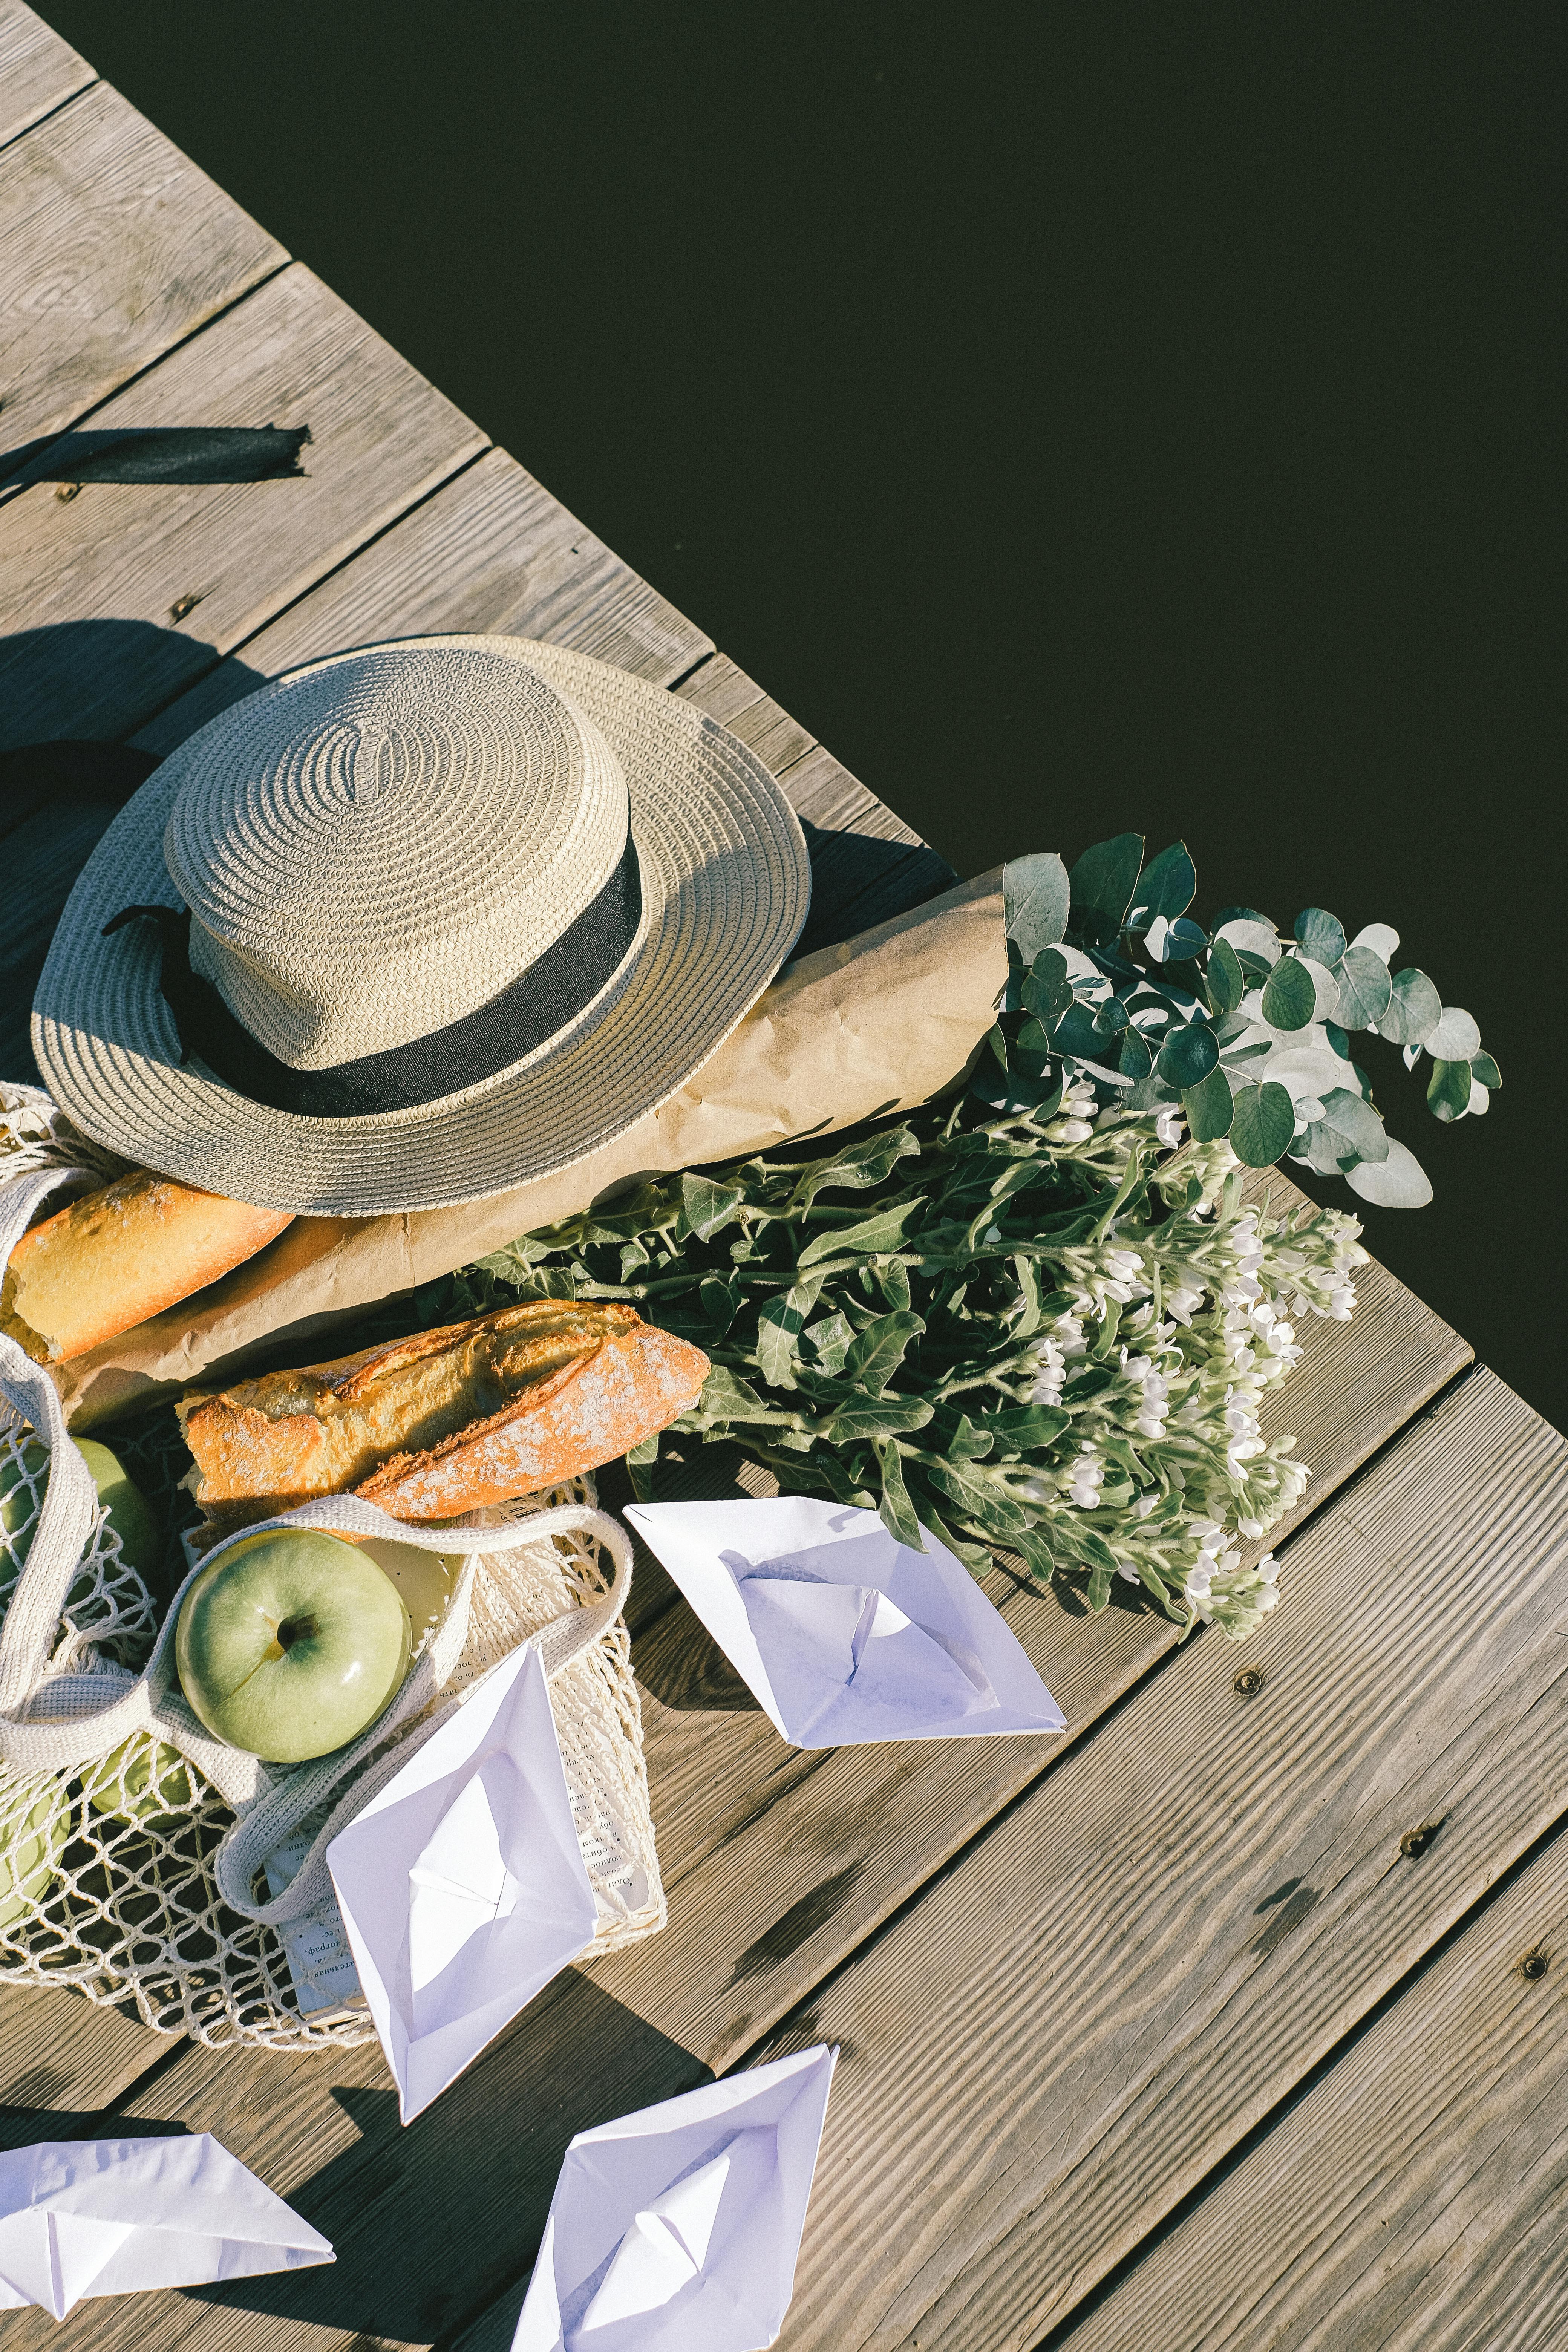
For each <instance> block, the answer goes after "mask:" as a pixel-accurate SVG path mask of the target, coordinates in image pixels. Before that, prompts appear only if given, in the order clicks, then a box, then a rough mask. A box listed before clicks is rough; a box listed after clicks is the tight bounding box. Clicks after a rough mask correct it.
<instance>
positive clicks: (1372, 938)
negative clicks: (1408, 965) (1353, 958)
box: [1351, 923, 1399, 963]
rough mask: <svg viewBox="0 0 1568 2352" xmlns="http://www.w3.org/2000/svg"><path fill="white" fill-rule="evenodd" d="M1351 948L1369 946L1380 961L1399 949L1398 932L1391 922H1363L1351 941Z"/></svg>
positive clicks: (1384, 961) (1388, 957)
mask: <svg viewBox="0 0 1568 2352" xmlns="http://www.w3.org/2000/svg"><path fill="white" fill-rule="evenodd" d="M1351 946H1352V948H1370V949H1371V950H1372V952H1373V955H1374V956H1376V958H1377V959H1378V961H1379V962H1380V963H1387V962H1388V961H1389V959H1390V958H1391V957H1392V956H1394V955H1396V954H1397V953H1398V950H1399V933H1398V932H1397V931H1396V930H1395V929H1394V926H1393V924H1392V923H1364V924H1363V926H1362V928H1361V929H1360V930H1359V931H1358V932H1357V933H1356V935H1355V937H1354V939H1353V940H1352V941H1351Z"/></svg>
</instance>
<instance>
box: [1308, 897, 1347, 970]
mask: <svg viewBox="0 0 1568 2352" xmlns="http://www.w3.org/2000/svg"><path fill="white" fill-rule="evenodd" d="M1296 943H1297V945H1298V946H1299V947H1300V950H1301V953H1302V954H1303V955H1305V956H1310V957H1311V959H1312V961H1313V962H1314V963H1321V964H1323V965H1325V966H1326V967H1327V969H1328V970H1329V971H1332V970H1333V968H1334V966H1335V964H1337V963H1338V961H1339V960H1340V958H1341V957H1342V955H1343V953H1344V951H1345V932H1344V925H1343V924H1342V922H1341V921H1340V920H1339V919H1338V918H1337V916H1334V915H1330V914H1327V913H1325V911H1324V910H1323V908H1321V907H1303V908H1302V909H1301V911H1300V914H1299V915H1298V916H1297V918H1296Z"/></svg>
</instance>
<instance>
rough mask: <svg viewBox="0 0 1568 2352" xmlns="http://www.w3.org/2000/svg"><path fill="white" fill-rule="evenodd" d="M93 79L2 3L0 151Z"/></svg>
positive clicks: (20, 9) (50, 36)
mask: <svg viewBox="0 0 1568 2352" xmlns="http://www.w3.org/2000/svg"><path fill="white" fill-rule="evenodd" d="M97 79H98V77H97V75H96V74H95V73H94V72H93V69H92V68H91V67H90V66H89V64H88V62H87V59H86V58H79V57H78V55H77V53H76V51H75V50H74V49H73V48H72V47H71V46H70V44H69V43H68V41H62V40H61V38H60V37H59V35H58V33H57V32H55V31H53V30H52V29H51V27H50V26H47V25H46V24H45V22H44V20H43V18H42V17H41V16H35V15H34V13H33V11H32V9H31V8H26V7H24V6H23V5H22V0H0V147H4V146H5V144H6V142H8V141H10V140H12V139H16V138H19V137H20V136H21V134H22V132H23V131H26V129H27V128H28V126H29V124H31V123H34V122H37V121H39V120H40V119H41V118H42V117H43V116H44V115H46V114H51V113H53V111H54V110H55V108H56V107H57V106H63V105H64V104H65V102H66V100H67V99H68V98H72V97H74V96H75V94H76V92H77V91H78V90H79V89H87V88H88V87H89V84H91V83H92V82H94V81H96V80H97ZM4 398H5V387H4V386H3V385H0V400H4Z"/></svg>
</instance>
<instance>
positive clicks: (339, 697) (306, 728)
mask: <svg viewBox="0 0 1568 2352" xmlns="http://www.w3.org/2000/svg"><path fill="white" fill-rule="evenodd" d="M165 764H166V769H167V771H168V772H169V781H170V782H172V783H173V784H174V788H175V793H176V798H175V800H174V806H173V809H172V811H171V813H170V817H169V822H168V824H167V826H166V827H165V829H164V834H163V858H164V863H165V864H166V866H167V867H168V870H169V875H170V877H171V879H172V880H173V882H174V887H175V889H176V890H177V891H178V892H179V894H180V896H181V897H182V898H184V902H185V904H186V905H187V906H188V907H189V908H190V909H191V912H192V914H193V915H194V917H195V923H194V924H193V927H192V931H191V961H192V962H193V964H194V965H195V967H196V969H197V970H198V971H204V972H205V974H206V977H207V978H208V979H209V980H211V981H213V982H215V984H216V987H217V990H218V992H219V994H220V995H222V996H223V997H224V998H225V999H226V1002H227V1003H228V1005H229V1007H230V1010H231V1011H233V1012H235V1013H237V1014H238V1015H239V1018H240V1019H241V1020H242V1021H243V1022H244V1024H245V1025H246V1027H247V1029H248V1030H250V1032H251V1033H252V1034H253V1035H254V1036H257V1037H258V1038H259V1039H260V1040H261V1043H262V1044H263V1045H265V1046H266V1047H267V1049H268V1053H270V1054H275V1055H277V1056H278V1058H279V1060H280V1061H284V1062H287V1063H289V1065H290V1066H292V1067H294V1068H296V1069H324V1068H329V1067H331V1066H332V1065H333V1064H335V1063H338V1062H347V1061H352V1060H353V1059H354V1058H355V1057H356V1056H358V1055H363V1054H376V1053H381V1052H382V1051H384V1049H385V1048H387V1047H389V1046H394V1045H406V1044H407V1043H408V1042H409V1041H410V1040H411V1039H412V1038H416V1037H421V1036H425V1035H426V1034H428V1033H429V1031H431V1030H432V1029H440V1028H444V1027H446V1025H447V1023H448V1022H452V1021H457V1020H459V1019H461V1018H462V1016H463V1015H464V1014H465V1013H472V1012H474V1011H475V1010H476V1009H477V1008H478V1007H479V1005H481V1004H484V1003H488V1002H489V999H490V998H491V997H492V996H495V995H497V994H499V992H500V990H501V989H503V988H505V987H506V986H507V985H508V983H509V982H510V981H512V980H514V979H515V978H516V976H517V974H518V972H519V971H521V970H522V969H523V968H524V967H525V966H526V965H528V964H531V963H532V962H533V961H534V960H535V959H536V958H537V957H538V956H540V955H542V953H543V952H544V950H545V949H546V948H547V947H548V946H549V945H550V943H551V941H552V940H553V939H554V938H555V937H556V936H557V934H558V933H559V932H560V931H562V930H563V929H564V928H565V927H566V925H567V924H568V923H570V922H572V921H574V919H575V918H576V917H577V916H578V915H579V914H581V913H582V911H583V909H584V907H586V906H587V904H588V902H589V901H590V899H592V898H594V897H595V894H596V893H597V892H598V891H599V890H600V889H602V888H603V887H604V885H605V882H607V881H608V879H609V877H610V876H611V874H612V873H613V872H614V871H615V868H616V865H617V864H618V863H619V860H620V856H621V851H622V848H623V847H624V845H625V843H626V824H627V814H628V812H627V799H626V782H625V779H624V778H623V776H622V774H621V772H620V768H619V765H618V763H617V762H616V758H615V755H614V753H613V752H612V751H610V748H609V746H608V745H607V744H606V742H605V739H604V737H603V736H602V735H601V734H600V732H599V730H598V729H597V728H596V727H595V725H594V724H593V722H592V720H591V719H587V718H585V717H584V715H583V714H582V713H581V712H579V711H578V710H577V709H576V708H575V707H574V704H572V703H571V702H570V701H569V700H568V699H567V698H565V697H563V695H561V694H558V693H557V692H556V691H555V689H554V688H552V687H551V686H549V685H548V684H547V683H546V681H545V680H544V679H543V678H542V677H540V675H539V673H538V671H537V670H534V669H530V668H528V667H526V666H525V665H524V664H523V663H521V662H517V661H504V660H501V659H500V658H499V657H498V656H496V655H495V654H493V653H489V652H487V651H485V650H483V649H482V648H481V647H479V646H440V647H437V648H436V649H434V650H432V651H431V652H429V653H428V654H427V655H426V656H424V657H423V658H421V659H420V660H418V661H417V662H410V661H409V659H408V657H407V656H406V655H405V654H400V653H397V652H395V651H389V650H387V649H385V648H380V647H377V648H373V649H372V650H371V651H369V652H367V653H363V654H354V655H351V656H348V657H347V658H346V659H344V660H342V661H335V662H331V663H330V664H327V665H326V666H324V667H315V668H311V669H308V670H305V671H303V672H301V673H299V674H296V675H295V676H292V677H285V678H282V679H280V680H278V681H276V682H275V683H274V684H272V685H270V686H267V687H263V688H261V689H260V690H259V691H258V693H256V694H252V695H247V697H246V698H245V699H244V700H243V701H242V702H237V703H235V704H234V705H233V707H232V708H231V709H227V710H226V711H224V712H222V713H221V714H220V715H219V717H218V718H216V719H214V720H213V721H212V723H211V725H210V726H207V727H205V728H203V729H201V730H199V731H198V732H197V734H196V735H195V736H193V737H192V738H191V739H190V740H189V741H187V742H185V743H183V744H182V745H181V746H180V748H179V750H178V751H174V752H173V753H172V754H171V755H170V758H169V760H168V761H167V762H166V763H165ZM476 844H479V845H482V854H480V855H476V854H475V845H476Z"/></svg>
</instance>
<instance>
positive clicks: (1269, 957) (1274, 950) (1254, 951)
mask: <svg viewBox="0 0 1568 2352" xmlns="http://www.w3.org/2000/svg"><path fill="white" fill-rule="evenodd" d="M1215 939H1218V940H1229V942H1230V944H1231V946H1232V947H1233V948H1234V949H1235V950H1236V951H1237V955H1244V956H1245V955H1251V956H1257V957H1258V959H1259V961H1261V962H1263V963H1266V964H1273V963H1278V962H1279V956H1280V947H1279V933H1278V932H1277V931H1276V930H1275V929H1274V926H1273V924H1272V923H1266V922H1264V921H1263V919H1261V917H1258V918H1254V917H1252V916H1249V915H1237V916H1236V917H1235V918H1234V919H1232V920H1231V921H1230V922H1228V923H1222V924H1221V925H1220V927H1219V929H1218V930H1217V931H1216V932H1215Z"/></svg>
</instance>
